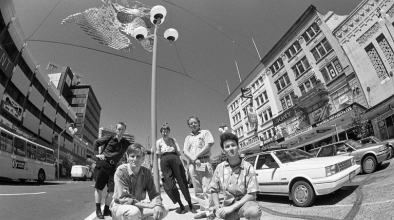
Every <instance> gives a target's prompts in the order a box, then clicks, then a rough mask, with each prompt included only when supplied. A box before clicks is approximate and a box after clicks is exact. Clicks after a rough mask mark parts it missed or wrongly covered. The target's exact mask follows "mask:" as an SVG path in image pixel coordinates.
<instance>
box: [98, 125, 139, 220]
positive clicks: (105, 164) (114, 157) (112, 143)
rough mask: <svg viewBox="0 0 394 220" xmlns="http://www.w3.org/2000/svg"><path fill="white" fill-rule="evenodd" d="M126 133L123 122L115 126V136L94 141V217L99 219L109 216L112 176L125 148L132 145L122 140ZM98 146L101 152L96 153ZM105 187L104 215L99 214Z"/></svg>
mask: <svg viewBox="0 0 394 220" xmlns="http://www.w3.org/2000/svg"><path fill="white" fill-rule="evenodd" d="M125 131H126V125H125V124H124V123H123V122H119V123H118V124H116V135H115V136H113V135H107V136H104V137H101V138H99V139H97V140H95V141H94V143H93V147H94V154H95V155H96V156H95V159H96V167H95V168H94V176H95V180H96V184H95V186H94V188H95V192H94V200H95V202H96V215H97V218H99V219H104V216H108V215H109V216H111V211H110V210H109V205H110V204H111V201H112V195H113V192H114V185H115V184H114V174H115V171H116V166H117V164H118V162H119V161H120V160H121V159H122V157H123V155H124V154H125V152H126V150H127V148H128V147H129V145H131V144H132V143H131V142H130V140H126V139H125V138H123V134H124V132H125ZM100 146H103V149H102V150H101V152H100V153H99V152H98V149H99V147H100ZM105 186H107V195H106V197H105V206H104V214H103V213H102V212H101V207H100V206H101V197H102V193H103V189H104V188H105Z"/></svg>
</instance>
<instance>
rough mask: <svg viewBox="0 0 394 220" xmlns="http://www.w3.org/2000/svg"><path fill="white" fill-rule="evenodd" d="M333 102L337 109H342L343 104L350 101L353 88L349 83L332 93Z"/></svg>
mask: <svg viewBox="0 0 394 220" xmlns="http://www.w3.org/2000/svg"><path fill="white" fill-rule="evenodd" d="M330 97H331V100H332V103H333V104H334V107H335V109H336V110H337V111H339V110H341V109H342V108H343V106H341V105H342V104H344V103H346V102H348V101H350V99H351V98H352V90H351V88H350V86H349V85H346V86H344V87H342V88H340V89H338V90H337V91H336V92H334V93H332V94H331V95H330Z"/></svg>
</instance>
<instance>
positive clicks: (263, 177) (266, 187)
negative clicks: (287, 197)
mask: <svg viewBox="0 0 394 220" xmlns="http://www.w3.org/2000/svg"><path fill="white" fill-rule="evenodd" d="M255 167H256V174H257V181H258V182H259V186H260V192H261V193H275V194H281V193H283V192H285V190H284V188H286V186H284V185H283V184H282V183H281V178H280V167H279V165H278V163H277V162H276V161H275V160H274V158H273V157H272V156H271V155H270V154H261V155H259V156H258V158H257V161H256V166H255Z"/></svg>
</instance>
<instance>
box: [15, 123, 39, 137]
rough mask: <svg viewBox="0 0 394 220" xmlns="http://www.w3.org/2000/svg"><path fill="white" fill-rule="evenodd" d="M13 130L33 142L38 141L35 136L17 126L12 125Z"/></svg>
mask: <svg viewBox="0 0 394 220" xmlns="http://www.w3.org/2000/svg"><path fill="white" fill-rule="evenodd" d="M12 129H13V130H14V131H15V133H16V134H19V135H21V136H23V137H25V138H27V139H29V140H31V141H34V140H35V139H36V138H35V137H34V135H33V134H31V133H30V132H26V131H25V130H23V129H21V128H20V127H18V126H16V125H12Z"/></svg>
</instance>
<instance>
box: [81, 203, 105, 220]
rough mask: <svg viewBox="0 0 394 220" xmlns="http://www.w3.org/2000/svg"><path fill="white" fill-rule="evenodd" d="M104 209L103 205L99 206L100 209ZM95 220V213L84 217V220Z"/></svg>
mask: <svg viewBox="0 0 394 220" xmlns="http://www.w3.org/2000/svg"><path fill="white" fill-rule="evenodd" d="M103 208H104V205H102V206H101V209H103ZM95 218H96V211H94V212H93V213H92V214H90V215H89V216H88V217H86V218H85V219H84V220H93V219H95Z"/></svg>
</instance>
